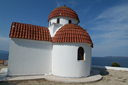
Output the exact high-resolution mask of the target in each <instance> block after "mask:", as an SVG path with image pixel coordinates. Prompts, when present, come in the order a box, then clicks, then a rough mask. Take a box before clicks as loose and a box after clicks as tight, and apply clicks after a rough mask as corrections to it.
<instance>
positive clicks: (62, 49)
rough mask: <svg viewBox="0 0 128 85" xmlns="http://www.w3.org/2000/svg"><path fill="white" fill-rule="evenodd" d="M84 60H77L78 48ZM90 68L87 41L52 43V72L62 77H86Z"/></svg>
mask: <svg viewBox="0 0 128 85" xmlns="http://www.w3.org/2000/svg"><path fill="white" fill-rule="evenodd" d="M79 47H83V48H84V57H85V60H77V55H78V48H79ZM90 69H91V47H90V44H87V43H53V52H52V74H53V75H55V76H62V77H87V76H89V75H90Z"/></svg>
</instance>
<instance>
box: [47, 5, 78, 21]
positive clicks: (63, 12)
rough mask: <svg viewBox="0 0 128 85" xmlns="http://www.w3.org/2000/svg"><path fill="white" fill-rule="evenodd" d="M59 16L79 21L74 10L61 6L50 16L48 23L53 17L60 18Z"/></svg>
mask: <svg viewBox="0 0 128 85" xmlns="http://www.w3.org/2000/svg"><path fill="white" fill-rule="evenodd" d="M59 16H64V17H71V18H74V19H76V20H78V21H79V18H78V15H77V14H76V12H75V11H74V10H72V9H71V8H69V7H66V6H61V7H58V8H55V9H54V10H53V11H52V12H51V13H50V15H49V17H48V21H49V20H50V19H51V18H53V17H59Z"/></svg>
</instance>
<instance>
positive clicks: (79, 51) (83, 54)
mask: <svg viewBox="0 0 128 85" xmlns="http://www.w3.org/2000/svg"><path fill="white" fill-rule="evenodd" d="M77 53H78V54H77V60H78V61H84V60H85V53H84V48H83V47H79V48H78V51H77ZM80 54H82V57H81V56H80Z"/></svg>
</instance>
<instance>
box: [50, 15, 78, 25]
mask: <svg viewBox="0 0 128 85" xmlns="http://www.w3.org/2000/svg"><path fill="white" fill-rule="evenodd" d="M57 18H59V19H60V23H59V24H63V25H65V24H68V21H69V20H71V21H72V23H73V24H78V20H76V19H74V18H70V17H62V16H61V17H54V18H51V19H50V20H49V26H50V22H51V24H52V23H57Z"/></svg>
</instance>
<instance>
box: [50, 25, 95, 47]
mask: <svg viewBox="0 0 128 85" xmlns="http://www.w3.org/2000/svg"><path fill="white" fill-rule="evenodd" d="M52 42H53V43H63V42H84V43H90V44H91V45H92V47H93V43H92V40H91V38H90V36H89V34H88V33H87V32H86V30H84V29H83V28H82V27H80V26H79V25H76V24H66V25H64V26H63V27H61V28H60V29H59V30H58V31H57V33H56V34H55V36H54V38H53V41H52Z"/></svg>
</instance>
